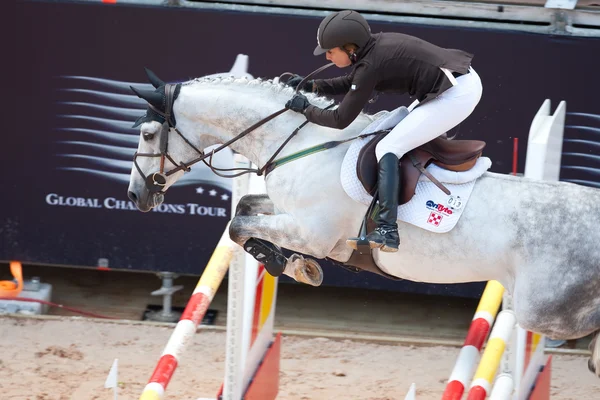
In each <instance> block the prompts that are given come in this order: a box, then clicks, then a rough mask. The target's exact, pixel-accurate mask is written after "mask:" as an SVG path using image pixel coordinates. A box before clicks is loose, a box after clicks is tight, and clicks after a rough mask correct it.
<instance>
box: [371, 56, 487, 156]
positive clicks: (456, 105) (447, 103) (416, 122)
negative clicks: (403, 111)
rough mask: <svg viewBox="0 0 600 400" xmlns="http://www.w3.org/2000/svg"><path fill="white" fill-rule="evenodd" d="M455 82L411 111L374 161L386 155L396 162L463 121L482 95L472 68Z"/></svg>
mask: <svg viewBox="0 0 600 400" xmlns="http://www.w3.org/2000/svg"><path fill="white" fill-rule="evenodd" d="M469 71H470V73H468V74H466V75H462V76H459V77H458V78H456V82H457V84H456V85H454V86H452V87H451V88H449V89H447V90H446V91H445V92H443V93H442V94H441V95H439V96H438V97H437V98H435V99H433V100H430V101H428V102H427V103H425V104H423V105H422V106H419V107H417V108H415V109H414V110H413V111H411V112H410V113H409V114H408V115H407V116H406V117H405V118H404V119H403V120H402V121H400V123H399V124H398V125H396V127H394V129H392V131H391V132H390V133H388V135H387V136H386V137H385V138H383V139H382V140H381V141H380V142H379V143H378V144H377V147H376V148H375V155H376V156H377V161H379V160H381V157H383V156H384V155H385V154H386V153H394V154H396V156H398V158H402V156H403V155H404V154H406V153H408V152H409V151H410V150H412V149H414V148H416V147H418V146H420V145H422V144H424V143H427V142H429V141H431V140H433V139H435V138H436V137H438V136H440V135H443V134H444V133H446V132H448V131H449V130H450V129H452V128H454V127H455V126H456V125H458V124H460V123H461V122H462V121H464V120H465V119H466V118H467V117H468V116H469V115H471V113H472V112H473V110H474V109H475V106H476V105H477V103H479V100H480V99H481V93H482V91H483V88H482V85H481V79H479V75H477V73H476V72H475V70H474V69H473V68H470V69H469Z"/></svg>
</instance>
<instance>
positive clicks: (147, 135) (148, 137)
mask: <svg viewBox="0 0 600 400" xmlns="http://www.w3.org/2000/svg"><path fill="white" fill-rule="evenodd" d="M143 136H144V140H152V139H154V133H149V132H144V133H143Z"/></svg>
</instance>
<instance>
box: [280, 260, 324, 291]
mask: <svg viewBox="0 0 600 400" xmlns="http://www.w3.org/2000/svg"><path fill="white" fill-rule="evenodd" d="M284 274H285V275H287V276H289V277H290V278H293V279H294V280H295V281H296V282H301V283H306V284H307V285H311V286H320V285H321V283H323V270H322V269H321V266H319V264H318V263H317V262H316V261H315V260H312V259H310V258H306V259H305V258H304V257H302V256H301V255H299V254H292V256H291V257H290V258H289V259H288V263H287V265H286V267H285V271H284Z"/></svg>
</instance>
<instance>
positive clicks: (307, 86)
mask: <svg viewBox="0 0 600 400" xmlns="http://www.w3.org/2000/svg"><path fill="white" fill-rule="evenodd" d="M302 79H304V77H302V76H300V75H294V76H293V77H292V78H290V79H288V81H287V82H286V83H285V84H286V85H288V86H291V87H293V88H294V89H296V87H297V86H298V85H299V84H300V82H302ZM300 90H304V91H305V92H312V91H313V81H312V80H309V81H306V82H304V83H303V84H302V87H300Z"/></svg>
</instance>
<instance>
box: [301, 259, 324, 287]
mask: <svg viewBox="0 0 600 400" xmlns="http://www.w3.org/2000/svg"><path fill="white" fill-rule="evenodd" d="M301 272H302V274H303V275H304V277H305V278H306V282H305V283H308V284H309V285H312V286H321V283H323V270H322V269H321V266H320V265H319V264H318V263H317V262H316V261H315V260H313V259H312V258H307V259H306V260H305V263H304V269H303V270H302V271H301Z"/></svg>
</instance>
